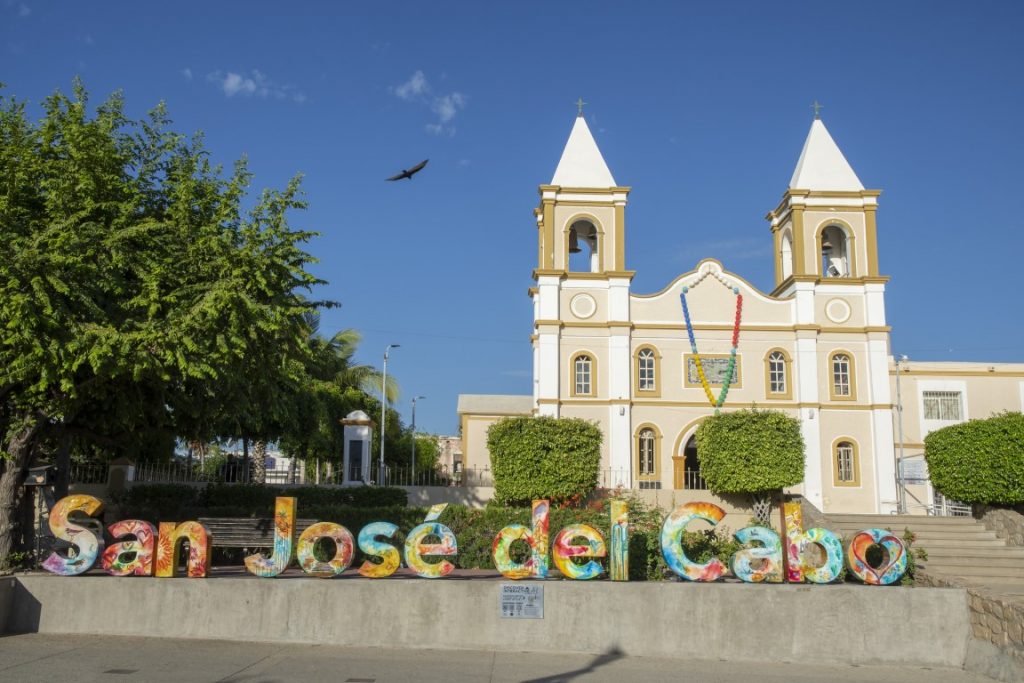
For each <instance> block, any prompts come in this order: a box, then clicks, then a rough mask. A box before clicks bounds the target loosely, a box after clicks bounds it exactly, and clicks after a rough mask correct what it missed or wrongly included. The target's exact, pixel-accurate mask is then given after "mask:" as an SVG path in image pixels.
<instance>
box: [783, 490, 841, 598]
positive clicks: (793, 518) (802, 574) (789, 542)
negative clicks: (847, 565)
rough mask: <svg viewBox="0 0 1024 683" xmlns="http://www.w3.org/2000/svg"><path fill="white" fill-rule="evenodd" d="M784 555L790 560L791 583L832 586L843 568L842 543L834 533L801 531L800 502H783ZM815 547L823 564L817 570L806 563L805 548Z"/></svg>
mask: <svg viewBox="0 0 1024 683" xmlns="http://www.w3.org/2000/svg"><path fill="white" fill-rule="evenodd" d="M783 510H784V512H785V515H786V555H787V557H788V559H789V576H787V577H786V578H787V580H788V581H789V582H790V583H801V582H802V581H804V580H806V581H808V582H810V583H832V582H833V581H835V580H836V579H838V578H839V575H840V572H841V571H842V569H843V544H842V542H841V541H840V540H839V536H837V535H836V534H835V533H834V532H832V531H829V530H828V529H821V528H816V529H808V530H807V531H803V511H802V510H801V509H800V503H786V504H785V505H784V507H783ZM812 543H813V544H816V545H818V546H819V547H820V548H821V549H822V551H823V552H824V553H825V562H824V564H822V565H821V566H820V567H817V566H814V565H812V564H810V563H809V562H808V561H807V557H806V555H807V547H808V546H809V545H811V544H812Z"/></svg>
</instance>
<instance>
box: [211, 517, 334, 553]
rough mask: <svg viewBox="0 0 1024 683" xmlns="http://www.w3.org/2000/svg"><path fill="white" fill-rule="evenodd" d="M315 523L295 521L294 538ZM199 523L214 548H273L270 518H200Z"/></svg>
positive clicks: (313, 520) (304, 520)
mask: <svg viewBox="0 0 1024 683" xmlns="http://www.w3.org/2000/svg"><path fill="white" fill-rule="evenodd" d="M316 522H317V520H315V519H299V520H296V525H295V538H296V539H297V538H298V537H299V535H300V534H302V532H303V531H305V530H306V529H308V528H309V527H310V526H312V525H313V524H316ZM199 523H200V524H202V525H203V526H205V527H206V529H207V531H209V532H210V535H211V536H212V537H213V547H214V548H273V547H274V520H273V519H271V518H270V517H264V518H258V517H200V518H199Z"/></svg>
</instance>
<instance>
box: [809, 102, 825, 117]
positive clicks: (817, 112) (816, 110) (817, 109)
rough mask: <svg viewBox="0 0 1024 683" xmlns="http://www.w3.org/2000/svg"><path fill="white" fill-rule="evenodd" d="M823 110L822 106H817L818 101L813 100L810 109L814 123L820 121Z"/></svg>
mask: <svg viewBox="0 0 1024 683" xmlns="http://www.w3.org/2000/svg"><path fill="white" fill-rule="evenodd" d="M824 108H825V107H823V106H822V105H820V104H818V100H814V104H812V105H811V109H813V110H814V119H815V120H816V121H817V120H820V119H821V110H822V109H824Z"/></svg>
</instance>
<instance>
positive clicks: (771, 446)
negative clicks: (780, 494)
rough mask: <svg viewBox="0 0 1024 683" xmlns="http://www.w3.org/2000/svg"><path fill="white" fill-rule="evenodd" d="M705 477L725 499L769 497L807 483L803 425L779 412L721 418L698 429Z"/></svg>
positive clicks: (751, 412) (741, 413)
mask: <svg viewBox="0 0 1024 683" xmlns="http://www.w3.org/2000/svg"><path fill="white" fill-rule="evenodd" d="M697 454H698V457H699V458H700V473H701V476H703V477H704V480H705V481H706V482H707V485H708V488H709V489H710V490H711V491H712V492H713V493H717V494H722V493H754V494H759V493H765V492H768V491H777V490H780V489H782V488H785V487H786V486H793V485H794V484H799V483H800V482H801V481H803V479H804V440H803V437H802V436H801V434H800V420H798V419H797V418H795V417H791V416H789V415H787V414H785V413H782V412H779V411H776V410H756V409H753V410H738V411H736V412H732V413H719V414H717V415H712V416H711V417H709V418H707V419H706V420H704V422H703V423H702V424H701V426H700V427H698V428H697Z"/></svg>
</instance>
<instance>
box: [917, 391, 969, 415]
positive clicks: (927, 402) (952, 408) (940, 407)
mask: <svg viewBox="0 0 1024 683" xmlns="http://www.w3.org/2000/svg"><path fill="white" fill-rule="evenodd" d="M922 398H923V399H924V419H926V420H950V421H959V420H962V419H963V411H962V410H961V406H962V401H961V397H960V392H959V391H925V392H923V393H922Z"/></svg>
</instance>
